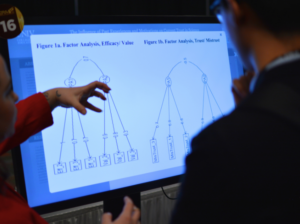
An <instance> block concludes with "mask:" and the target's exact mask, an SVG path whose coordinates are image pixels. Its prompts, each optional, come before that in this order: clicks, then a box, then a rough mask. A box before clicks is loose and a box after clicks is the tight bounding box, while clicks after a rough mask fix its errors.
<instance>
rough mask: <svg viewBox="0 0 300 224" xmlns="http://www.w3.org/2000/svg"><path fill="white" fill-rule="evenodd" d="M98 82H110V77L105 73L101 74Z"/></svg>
mask: <svg viewBox="0 0 300 224" xmlns="http://www.w3.org/2000/svg"><path fill="white" fill-rule="evenodd" d="M99 81H100V82H103V83H105V84H107V83H109V82H110V78H109V77H108V76H107V75H102V76H101V77H100V79H99Z"/></svg>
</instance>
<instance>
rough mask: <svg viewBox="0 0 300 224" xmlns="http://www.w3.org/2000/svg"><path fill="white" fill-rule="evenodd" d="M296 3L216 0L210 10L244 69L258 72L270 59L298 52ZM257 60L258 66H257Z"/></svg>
mask: <svg viewBox="0 0 300 224" xmlns="http://www.w3.org/2000/svg"><path fill="white" fill-rule="evenodd" d="M299 7H300V1H297V0H285V1H282V0H259V1H258V0H216V1H215V2H214V3H213V5H212V7H211V8H212V10H214V12H215V13H216V14H217V16H218V18H219V20H221V23H222V24H223V27H224V29H225V31H226V33H227V35H228V36H229V38H230V39H231V41H232V42H233V44H234V46H235V48H236V50H237V51H238V53H239V55H240V57H241V59H242V61H243V62H244V65H245V67H246V68H247V69H248V70H254V71H258V70H260V69H261V68H262V67H263V66H266V63H269V62H270V61H268V60H270V59H275V58H274V57H278V56H281V55H282V54H285V53H287V52H289V51H292V50H300V25H299V23H298V20H299V15H298V14H299ZM258 57H260V59H259V60H260V61H263V59H265V61H263V62H261V65H257V60H258Z"/></svg>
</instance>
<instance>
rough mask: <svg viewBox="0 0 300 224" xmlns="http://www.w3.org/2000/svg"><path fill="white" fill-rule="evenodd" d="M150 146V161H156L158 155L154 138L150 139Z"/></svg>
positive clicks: (157, 160)
mask: <svg viewBox="0 0 300 224" xmlns="http://www.w3.org/2000/svg"><path fill="white" fill-rule="evenodd" d="M150 147H151V155H152V162H153V163H158V162H159V157H158V149H157V141H156V139H151V140H150Z"/></svg>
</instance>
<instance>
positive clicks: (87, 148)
mask: <svg viewBox="0 0 300 224" xmlns="http://www.w3.org/2000/svg"><path fill="white" fill-rule="evenodd" d="M77 113H78V118H79V123H80V126H81V130H82V134H83V139H85V134H84V130H83V126H82V123H81V119H80V114H79V112H78V111H77ZM85 145H86V150H87V152H88V154H89V158H91V154H90V150H89V147H88V145H87V141H85Z"/></svg>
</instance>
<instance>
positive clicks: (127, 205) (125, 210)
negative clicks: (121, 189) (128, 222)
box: [122, 196, 134, 217]
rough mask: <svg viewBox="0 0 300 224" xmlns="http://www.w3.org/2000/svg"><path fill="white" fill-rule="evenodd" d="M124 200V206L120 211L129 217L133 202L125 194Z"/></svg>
mask: <svg viewBox="0 0 300 224" xmlns="http://www.w3.org/2000/svg"><path fill="white" fill-rule="evenodd" d="M124 200H125V206H124V208H123V212H122V213H123V214H124V215H125V216H128V217H131V214H132V211H133V207H134V204H133V202H132V200H131V199H130V198H129V197H127V196H126V197H125V198H124Z"/></svg>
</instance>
